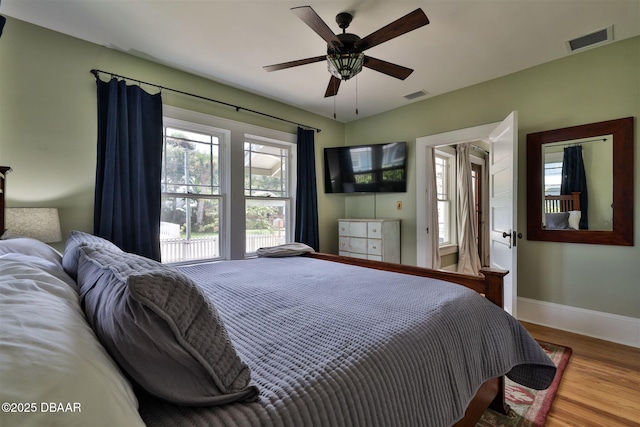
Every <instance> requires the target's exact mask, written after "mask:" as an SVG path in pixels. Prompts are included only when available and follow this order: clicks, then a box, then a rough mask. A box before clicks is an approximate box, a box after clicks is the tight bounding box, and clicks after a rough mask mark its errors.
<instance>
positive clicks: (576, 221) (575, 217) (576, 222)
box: [569, 211, 582, 230]
mask: <svg viewBox="0 0 640 427" xmlns="http://www.w3.org/2000/svg"><path fill="white" fill-rule="evenodd" d="M580 218H582V211H569V228H572V229H574V230H579V229H580Z"/></svg>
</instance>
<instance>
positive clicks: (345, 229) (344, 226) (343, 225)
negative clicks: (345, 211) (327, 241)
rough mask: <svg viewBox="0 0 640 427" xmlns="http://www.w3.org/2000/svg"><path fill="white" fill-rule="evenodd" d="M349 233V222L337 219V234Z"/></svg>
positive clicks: (344, 234) (345, 234)
mask: <svg viewBox="0 0 640 427" xmlns="http://www.w3.org/2000/svg"><path fill="white" fill-rule="evenodd" d="M348 235H349V223H348V222H347V221H338V236H348Z"/></svg>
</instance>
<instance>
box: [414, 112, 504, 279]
mask: <svg viewBox="0 0 640 427" xmlns="http://www.w3.org/2000/svg"><path fill="white" fill-rule="evenodd" d="M500 123H501V122H495V123H489V124H486V125H481V126H474V127H470V128H466V129H459V130H454V131H450V132H444V133H439V134H436V135H429V136H423V137H420V138H416V172H417V176H416V245H417V246H416V262H417V265H418V267H427V268H432V266H431V265H429V261H428V260H430V259H431V254H430V253H429V251H430V248H431V245H429V242H430V238H431V236H430V235H429V233H428V232H427V224H428V223H429V222H428V221H427V218H428V215H429V210H428V209H427V206H428V204H427V202H428V200H427V180H428V177H427V171H428V170H429V169H428V168H426V166H425V159H426V155H427V148H431V147H437V146H440V145H454V144H462V143H465V142H476V141H484V142H486V143H487V144H489V135H491V132H493V131H494V130H495V128H496V127H497V126H498V125H499V124H500Z"/></svg>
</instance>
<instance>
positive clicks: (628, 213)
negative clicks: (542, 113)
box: [527, 117, 634, 246]
mask: <svg viewBox="0 0 640 427" xmlns="http://www.w3.org/2000/svg"><path fill="white" fill-rule="evenodd" d="M570 147H576V148H570ZM633 151H634V118H633V117H627V118H623V119H617V120H609V121H604V122H598V123H591V124H586V125H581V126H573V127H568V128H563V129H555V130H550V131H544V132H537V133H531V134H528V135H527V239H528V240H542V241H548V242H567V243H589V244H597V245H623V246H633V208H634V188H633V184H634V165H633V162H634V153H633ZM568 152H570V153H569V154H572V153H576V152H579V153H580V154H579V158H580V162H582V163H581V165H582V166H579V167H576V168H573V169H582V170H583V172H584V175H581V176H580V177H579V178H569V180H573V181H576V180H577V181H579V182H581V183H582V184H581V185H584V184H586V186H583V187H582V188H585V190H584V191H583V192H581V191H579V189H578V190H576V189H575V188H569V187H571V185H570V184H567V185H565V184H566V181H567V179H568V178H567V177H568V176H573V173H572V172H570V171H568V169H572V168H571V166H570V165H571V160H570V159H568V158H567V157H565V156H567V153H568ZM583 152H584V153H585V154H584V158H583V154H582V153H583ZM583 159H584V161H583ZM578 164H580V163H578ZM563 168H565V169H563ZM559 169H561V170H562V172H560V171H559ZM590 170H591V172H590ZM590 173H591V176H590V175H589V174H590ZM554 178H555V179H554ZM558 180H559V181H561V183H558V182H557V181H558ZM561 187H562V188H561ZM574 187H575V184H574ZM561 193H562V194H563V195H564V196H561V195H560V194H561ZM572 193H577V194H572ZM585 196H586V198H585ZM562 199H564V201H563V200H562ZM574 203H575V204H576V205H575V206H574Z"/></svg>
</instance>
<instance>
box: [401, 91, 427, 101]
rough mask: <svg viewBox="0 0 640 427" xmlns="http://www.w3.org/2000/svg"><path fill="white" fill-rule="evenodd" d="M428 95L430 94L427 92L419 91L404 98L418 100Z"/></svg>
mask: <svg viewBox="0 0 640 427" xmlns="http://www.w3.org/2000/svg"><path fill="white" fill-rule="evenodd" d="M428 94H429V92H427V91H426V90H419V91H417V92H413V93H410V94H409V95H405V96H404V97H405V98H407V99H416V98H420V97H421V96H426V95H428Z"/></svg>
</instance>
